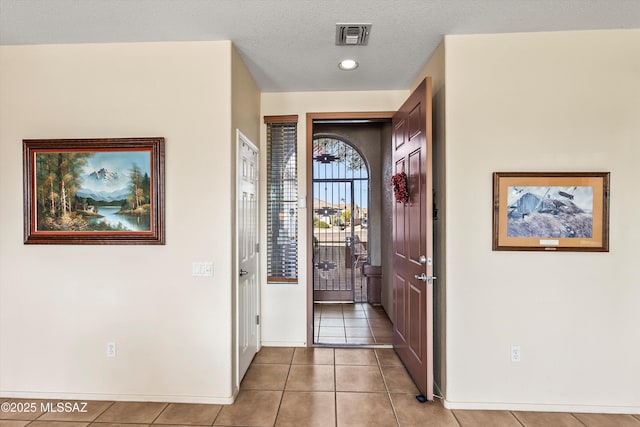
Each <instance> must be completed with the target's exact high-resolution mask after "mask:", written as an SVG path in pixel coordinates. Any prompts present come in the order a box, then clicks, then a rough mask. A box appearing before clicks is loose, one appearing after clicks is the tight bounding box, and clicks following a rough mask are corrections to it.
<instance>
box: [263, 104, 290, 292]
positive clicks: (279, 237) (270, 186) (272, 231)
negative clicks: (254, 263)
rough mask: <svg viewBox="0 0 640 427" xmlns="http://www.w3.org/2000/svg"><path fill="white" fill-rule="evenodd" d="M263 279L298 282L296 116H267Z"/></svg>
mask: <svg viewBox="0 0 640 427" xmlns="http://www.w3.org/2000/svg"><path fill="white" fill-rule="evenodd" d="M264 121H265V123H266V124H267V282H270V283H278V282H280V283H282V282H297V281H298V167H297V156H296V145H297V139H298V138H297V127H298V116H268V117H265V118H264Z"/></svg>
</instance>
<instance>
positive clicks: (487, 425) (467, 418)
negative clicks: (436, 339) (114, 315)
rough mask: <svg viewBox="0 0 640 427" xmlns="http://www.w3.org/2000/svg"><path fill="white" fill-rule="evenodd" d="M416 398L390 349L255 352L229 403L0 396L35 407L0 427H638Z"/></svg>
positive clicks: (5, 416)
mask: <svg viewBox="0 0 640 427" xmlns="http://www.w3.org/2000/svg"><path fill="white" fill-rule="evenodd" d="M416 394H417V389H416V387H415V385H414V384H413V382H412V381H411V379H410V378H409V376H408V374H407V372H406V371H405V370H404V367H403V366H402V363H401V362H400V360H399V359H398V357H397V356H396V354H395V352H394V351H393V349H389V348H376V349H370V348H368V349H364V348H362V349H348V348H335V349H334V348H320V347H316V348H295V349H294V348H277V347H263V348H262V350H261V351H260V352H259V353H258V354H257V355H256V357H255V359H254V361H253V363H252V364H251V366H250V367H249V370H248V371H247V374H246V376H245V379H244V381H243V382H242V385H241V387H240V393H239V395H238V397H237V399H236V402H235V403H234V404H233V405H197V404H177V403H142V402H98V401H90V402H88V405H87V412H73V413H65V412H52V411H49V412H47V411H44V412H42V411H40V410H39V409H40V403H41V402H45V403H46V401H36V400H26V399H6V398H5V399H3V398H0V402H1V403H5V402H12V403H14V404H15V405H17V404H23V405H24V404H25V403H27V402H34V403H36V409H38V411H35V412H20V413H18V412H7V411H4V410H3V411H0V427H24V426H29V427H88V426H91V427H176V426H245V427H254V426H255V427H258V426H276V427H284V426H292V427H314V426H318V427H336V426H337V427H356V426H363V427H364V426H366V427H376V426H385V427H386V426H402V427H404V426H425V427H428V426H442V427H503V426H505V427H510V426H513V427H523V426H524V427H573V426H575V427H585V426H586V427H640V415H608V414H580V413H548V412H515V411H461V410H455V411H450V410H447V409H445V408H444V407H443V406H442V403H441V402H440V401H435V402H427V403H419V402H418V401H416V399H415V395H416ZM15 405H14V406H15ZM2 408H3V409H4V408H5V406H2Z"/></svg>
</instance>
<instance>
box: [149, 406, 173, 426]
mask: <svg viewBox="0 0 640 427" xmlns="http://www.w3.org/2000/svg"><path fill="white" fill-rule="evenodd" d="M169 405H170V403H168V402H167V403H165V405H164V408H162V410H161V411H160V412H158V415H156V417H155V418H154V419H153V421H151V422H150V423H149V425H152V424H153V423H155V422H156V420H157V419H158V418H160V415H162V413H163V412H164V411H166V410H167V408H168V407H169Z"/></svg>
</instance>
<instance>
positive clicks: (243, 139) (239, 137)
mask: <svg viewBox="0 0 640 427" xmlns="http://www.w3.org/2000/svg"><path fill="white" fill-rule="evenodd" d="M241 144H246V145H247V146H249V148H250V149H251V150H253V151H255V152H256V153H257V156H258V159H257V162H256V165H258V168H259V167H260V149H259V148H258V146H257V145H255V144H254V143H253V142H252V141H251V140H250V139H249V138H248V137H247V136H245V135H244V134H243V133H242V132H241V131H240V129H236V146H235V148H236V159H235V160H236V161H235V167H236V173H235V175H236V177H235V179H236V182H235V190H234V197H235V206H234V210H235V214H234V217H235V221H236V224H235V232H234V234H235V236H234V239H235V240H234V245H235V248H234V258H235V259H234V263H233V265H234V269H233V274H232V277H233V283H234V285H235V286H234V287H235V289H234V291H233V298H234V299H235V304H234V305H235V307H234V310H235V316H234V323H235V325H234V331H233V340H234V345H233V352H234V358H233V359H234V360H233V364H234V365H235V369H234V373H233V375H234V380H233V381H232V382H233V383H234V384H233V397H234V399H235V397H236V396H237V394H238V392H239V389H240V382H241V381H242V378H240V349H239V341H240V339H239V334H240V302H239V301H240V298H239V283H238V275H237V273H238V272H239V271H240V256H239V253H238V251H239V242H238V241H239V238H240V232H239V229H238V189H239V188H240V179H239V178H238V167H239V161H240V158H241V157H240V153H241V150H240V145H241ZM257 176H258V182H257V183H256V197H258V200H257V201H256V213H255V215H256V226H257V228H258V230H257V233H256V237H257V238H258V240H259V237H260V199H259V196H260V178H259V177H260V173H259V170H258V174H257ZM256 243H257V242H256ZM256 264H257V268H256V286H257V287H256V313H257V315H258V316H260V314H261V312H260V299H261V296H260V283H261V282H260V271H261V270H260V254H257V255H256ZM261 331H262V328H261V327H260V324H257V325H256V353H257V352H258V351H260V346H261V342H262V338H261Z"/></svg>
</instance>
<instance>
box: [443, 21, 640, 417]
mask: <svg viewBox="0 0 640 427" xmlns="http://www.w3.org/2000/svg"><path fill="white" fill-rule="evenodd" d="M445 46H446V52H445V57H446V87H447V92H446V132H447V143H446V180H447V187H446V199H447V218H446V235H447V254H446V259H447V368H446V369H447V402H446V405H447V406H448V407H451V408H474V407H475V408H502V409H505V408H506V409H509V408H514V409H533V410H551V411H554V410H558V411H563V410H571V411H602V412H609V411H610V412H635V413H640V387H638V380H639V378H640V333H638V325H640V310H638V303H639V302H640V286H639V283H638V271H637V252H638V242H639V241H640V223H639V222H638V221H637V218H636V217H637V213H638V212H639V211H640V199H639V198H638V197H637V195H638V182H639V180H640V175H638V164H639V161H640V145H639V144H638V138H639V136H640V120H639V117H640V115H639V111H640V55H638V52H640V31H637V30H634V31H592V32H566V33H538V34H502V35H480V36H478V35H475V36H447V37H446V43H445ZM494 171H610V172H611V205H610V206H611V221H610V225H611V239H610V248H611V250H610V252H608V253H580V252H565V253H545V252H493V251H492V250H491V221H492V217H491V214H492V210H491V205H492V181H491V176H492V175H491V174H492V172H494ZM511 344H517V345H520V346H521V349H522V361H521V362H520V363H512V362H511V361H510V356H509V352H510V345H511Z"/></svg>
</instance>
